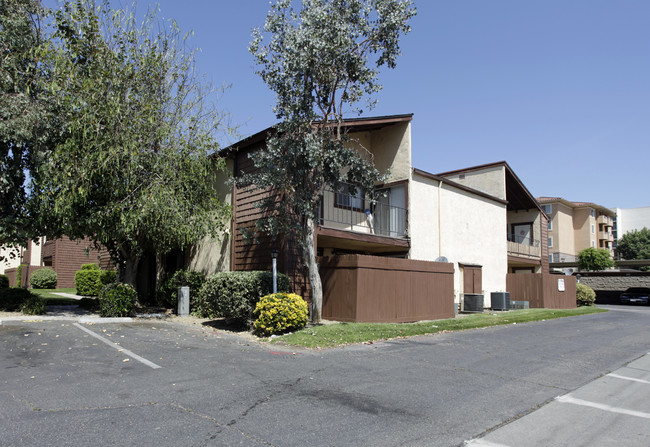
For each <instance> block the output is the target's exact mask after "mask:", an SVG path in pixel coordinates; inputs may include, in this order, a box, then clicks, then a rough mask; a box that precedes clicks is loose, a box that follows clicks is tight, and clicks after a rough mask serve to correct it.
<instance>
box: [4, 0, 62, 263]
mask: <svg viewBox="0 0 650 447" xmlns="http://www.w3.org/2000/svg"><path fill="white" fill-rule="evenodd" d="M45 18H46V11H45V10H44V8H43V7H42V6H41V2H40V1H36V0H4V1H1V2H0V55H1V56H0V59H1V60H2V62H1V63H0V241H2V244H3V245H5V244H7V243H9V246H11V247H12V248H16V244H14V243H19V244H23V245H24V244H25V243H26V242H27V241H28V239H29V238H33V237H36V236H38V232H37V230H36V229H35V228H34V223H35V219H34V215H33V214H32V213H30V211H29V209H28V205H29V203H30V191H33V189H31V188H30V187H29V184H28V183H27V180H28V179H31V180H32V182H36V181H38V179H39V169H38V168H39V166H40V164H41V163H42V161H43V158H44V156H45V155H46V153H47V147H48V146H49V141H48V140H49V139H50V137H51V136H52V135H51V130H52V129H56V128H57V127H59V126H58V125H57V115H56V114H55V113H52V112H53V109H52V104H51V101H50V97H49V95H48V88H47V83H48V82H49V80H50V78H51V75H52V73H51V70H50V63H49V58H48V52H47V48H48V46H49V41H48V39H47V37H46V36H44V33H43V30H42V29H41V24H42V23H45V22H46V20H45ZM12 256H15V252H13V253H12ZM2 258H3V255H0V260H2Z"/></svg>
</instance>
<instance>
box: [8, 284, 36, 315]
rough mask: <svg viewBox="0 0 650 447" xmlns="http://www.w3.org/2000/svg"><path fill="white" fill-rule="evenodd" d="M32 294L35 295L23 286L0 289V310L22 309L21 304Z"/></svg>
mask: <svg viewBox="0 0 650 447" xmlns="http://www.w3.org/2000/svg"><path fill="white" fill-rule="evenodd" d="M32 295H34V294H33V293H32V292H30V291H29V290H27V289H23V288H22V287H9V288H7V289H0V310H4V311H7V312H15V311H17V310H20V306H22V304H23V303H24V302H25V301H26V300H27V299H29V298H30V297H31V296H32Z"/></svg>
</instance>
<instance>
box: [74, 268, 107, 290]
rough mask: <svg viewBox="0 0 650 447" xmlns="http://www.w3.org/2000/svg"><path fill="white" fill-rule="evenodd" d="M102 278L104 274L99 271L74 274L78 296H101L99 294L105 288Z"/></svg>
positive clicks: (81, 271) (82, 271)
mask: <svg viewBox="0 0 650 447" xmlns="http://www.w3.org/2000/svg"><path fill="white" fill-rule="evenodd" d="M92 265H95V264H92ZM82 267H83V266H82ZM101 276H102V272H101V270H99V269H97V270H94V269H82V270H77V271H76V272H75V274H74V286H75V288H76V289H77V295H82V296H97V295H99V292H100V291H101V290H102V287H103V286H104V285H103V284H102V281H101Z"/></svg>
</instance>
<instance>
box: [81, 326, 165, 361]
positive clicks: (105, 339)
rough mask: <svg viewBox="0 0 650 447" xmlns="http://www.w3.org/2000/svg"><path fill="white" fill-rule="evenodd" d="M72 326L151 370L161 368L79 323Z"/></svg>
mask: <svg viewBox="0 0 650 447" xmlns="http://www.w3.org/2000/svg"><path fill="white" fill-rule="evenodd" d="M72 325H73V326H75V327H78V328H79V329H81V330H82V331H84V332H85V333H87V334H88V335H91V336H93V337H95V338H96V339H97V340H100V341H102V342H104V343H106V344H107V345H108V346H111V347H113V348H115V349H117V350H118V351H120V352H122V353H124V354H126V355H128V356H129V357H131V358H132V359H135V360H137V361H138V362H140V363H144V364H145V365H147V366H148V367H150V368H153V369H158V368H161V366H160V365H156V364H155V363H153V362H150V361H149V360H147V359H145V358H143V357H140V356H139V355H138V354H135V353H133V352H131V351H129V350H128V349H124V348H123V347H122V346H120V345H118V344H117V343H114V342H112V341H110V340H108V339H107V338H104V337H102V336H101V335H99V334H96V333H94V332H93V331H91V330H90V329H87V328H85V327H83V326H82V325H80V324H79V323H73V324H72Z"/></svg>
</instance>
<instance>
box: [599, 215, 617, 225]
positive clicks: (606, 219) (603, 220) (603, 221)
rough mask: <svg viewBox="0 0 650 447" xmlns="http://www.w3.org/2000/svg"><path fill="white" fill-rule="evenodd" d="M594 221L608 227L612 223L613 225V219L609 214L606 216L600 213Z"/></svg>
mask: <svg viewBox="0 0 650 447" xmlns="http://www.w3.org/2000/svg"><path fill="white" fill-rule="evenodd" d="M596 222H597V223H598V224H599V225H606V226H608V227H611V226H612V225H614V219H612V218H611V217H610V216H607V215H605V214H600V215H599V216H598V217H597V218H596Z"/></svg>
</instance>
